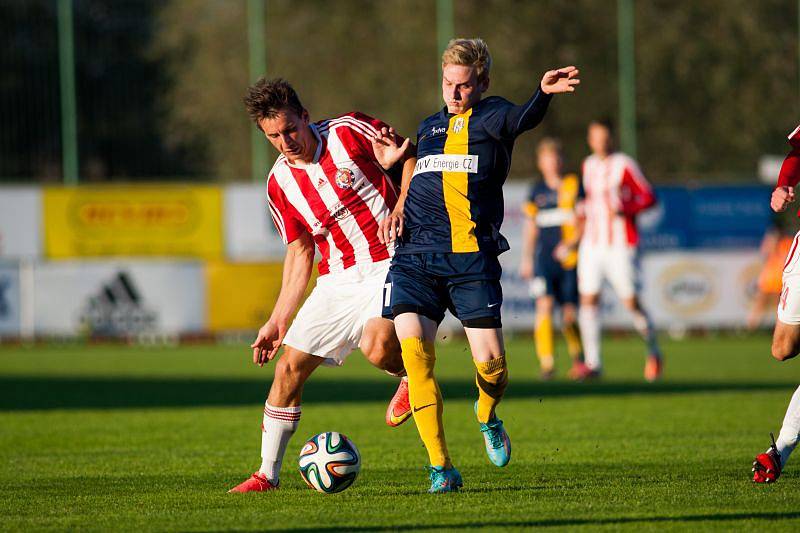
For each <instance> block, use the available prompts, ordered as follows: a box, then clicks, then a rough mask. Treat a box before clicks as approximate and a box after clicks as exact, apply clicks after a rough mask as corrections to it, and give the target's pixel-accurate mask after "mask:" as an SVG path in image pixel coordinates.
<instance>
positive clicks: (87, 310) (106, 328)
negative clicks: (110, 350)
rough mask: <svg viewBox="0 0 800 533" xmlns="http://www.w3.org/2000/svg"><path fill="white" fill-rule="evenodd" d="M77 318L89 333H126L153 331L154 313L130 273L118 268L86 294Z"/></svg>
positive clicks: (156, 322)
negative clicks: (144, 300)
mask: <svg viewBox="0 0 800 533" xmlns="http://www.w3.org/2000/svg"><path fill="white" fill-rule="evenodd" d="M80 321H81V324H83V327H84V328H85V330H86V332H87V333H89V334H91V335H100V336H117V335H130V334H134V333H144V332H150V331H153V330H154V329H155V328H156V326H157V324H158V313H157V312H156V311H154V310H152V309H148V307H147V306H146V305H145V303H144V302H143V301H142V296H141V294H140V293H139V290H138V289H137V287H136V283H135V282H134V280H133V277H132V276H131V275H130V273H128V272H125V271H120V272H117V273H116V275H114V277H113V278H111V279H109V280H107V281H105V282H104V283H103V284H102V285H101V286H100V287H99V288H98V290H97V291H96V292H95V294H93V295H92V296H90V297H89V299H88V301H87V302H86V304H85V306H84V309H83V311H82V312H81V317H80Z"/></svg>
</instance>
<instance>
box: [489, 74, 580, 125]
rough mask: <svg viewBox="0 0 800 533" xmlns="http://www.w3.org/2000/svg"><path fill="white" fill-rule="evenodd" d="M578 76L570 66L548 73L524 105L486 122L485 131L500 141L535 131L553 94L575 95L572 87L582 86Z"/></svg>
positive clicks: (511, 108)
mask: <svg viewBox="0 0 800 533" xmlns="http://www.w3.org/2000/svg"><path fill="white" fill-rule="evenodd" d="M579 72H580V71H579V70H578V69H577V68H576V67H572V66H570V67H562V68H559V69H556V70H548V71H547V72H545V73H544V76H542V81H540V82H539V87H537V89H536V92H535V93H534V94H533V96H531V98H530V99H529V100H528V101H527V102H525V103H523V104H521V105H515V106H510V107H508V108H506V111H505V112H504V113H502V114H501V115H500V116H499V117H498V120H496V121H495V120H489V121H488V122H487V125H486V127H487V130H488V131H489V133H491V134H494V135H498V136H501V137H511V138H516V137H517V136H518V135H520V134H522V133H523V132H525V131H528V130H531V129H533V128H535V127H536V126H538V125H539V123H540V122H541V121H542V119H543V118H544V115H545V113H546V112H547V107H548V105H549V104H550V100H551V99H552V97H553V95H554V94H557V93H571V92H574V91H575V87H576V86H577V85H578V84H580V82H581V80H580V79H579V78H578V74H579Z"/></svg>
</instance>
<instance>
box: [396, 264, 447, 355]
mask: <svg viewBox="0 0 800 533" xmlns="http://www.w3.org/2000/svg"><path fill="white" fill-rule="evenodd" d="M428 255H430V254H398V255H396V256H395V258H394V259H393V261H392V267H391V268H390V269H389V273H390V278H389V283H388V287H387V291H388V292H389V294H388V297H385V300H386V299H388V300H389V302H390V306H391V310H392V315H393V316H394V319H395V328H397V325H398V324H399V323H398V322H397V319H398V317H400V316H401V315H403V314H413V315H420V316H423V317H426V318H428V319H429V320H430V321H433V322H434V323H435V324H439V323H440V322H441V321H442V320H443V319H444V312H445V310H446V309H447V300H446V293H443V287H442V285H441V284H440V283H439V280H438V278H437V277H436V276H435V275H432V273H431V272H429V271H428V269H427V259H428V257H427V256H428ZM400 323H406V321H401V322H400ZM398 335H399V331H398ZM399 336H400V338H401V339H402V338H403V336H402V335H399Z"/></svg>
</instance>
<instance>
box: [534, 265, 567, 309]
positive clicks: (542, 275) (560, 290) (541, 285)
mask: <svg viewBox="0 0 800 533" xmlns="http://www.w3.org/2000/svg"><path fill="white" fill-rule="evenodd" d="M531 294H532V295H533V297H534V298H539V297H540V296H552V297H553V299H554V300H555V301H556V303H558V304H559V305H564V304H574V305H578V270H577V269H575V268H571V269H565V268H564V267H562V266H561V264H559V263H556V262H555V261H547V262H537V264H536V272H535V273H534V278H533V281H532V282H531Z"/></svg>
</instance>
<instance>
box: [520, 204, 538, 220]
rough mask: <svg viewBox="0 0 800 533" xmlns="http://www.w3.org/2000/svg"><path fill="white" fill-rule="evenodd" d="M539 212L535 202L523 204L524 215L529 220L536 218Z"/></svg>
mask: <svg viewBox="0 0 800 533" xmlns="http://www.w3.org/2000/svg"><path fill="white" fill-rule="evenodd" d="M538 212H539V206H538V205H536V203H535V202H525V203H524V204H522V213H523V214H524V215H525V216H527V217H529V218H536V213H538Z"/></svg>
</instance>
